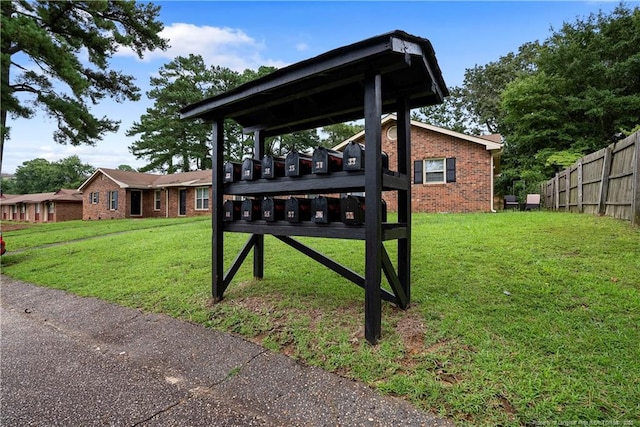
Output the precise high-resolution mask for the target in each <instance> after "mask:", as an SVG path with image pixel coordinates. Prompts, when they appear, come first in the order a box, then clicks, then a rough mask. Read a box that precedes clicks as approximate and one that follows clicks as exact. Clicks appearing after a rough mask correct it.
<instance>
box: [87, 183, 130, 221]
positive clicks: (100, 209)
mask: <svg viewBox="0 0 640 427" xmlns="http://www.w3.org/2000/svg"><path fill="white" fill-rule="evenodd" d="M109 191H118V209H117V210H109V208H108V204H107V200H108V199H107V198H108V192H109ZM92 192H98V193H99V194H100V195H99V197H98V203H96V204H93V203H91V200H90V195H91V193H92ZM126 199H127V198H126V191H125V189H123V188H119V187H118V185H117V184H116V183H115V182H113V181H112V180H111V179H109V178H108V177H106V176H105V175H103V174H100V175H98V176H96V178H95V179H94V180H93V181H91V182H90V183H89V185H87V187H85V188H84V189H83V190H82V219H83V220H85V221H86V220H96V219H121V218H126V217H127V215H126V212H127V200H126Z"/></svg>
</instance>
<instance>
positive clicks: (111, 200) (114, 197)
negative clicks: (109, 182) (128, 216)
mask: <svg viewBox="0 0 640 427" xmlns="http://www.w3.org/2000/svg"><path fill="white" fill-rule="evenodd" d="M107 196H108V197H107V198H108V200H107V205H108V207H109V210H110V211H117V210H118V192H117V191H109V192H108V193H107Z"/></svg>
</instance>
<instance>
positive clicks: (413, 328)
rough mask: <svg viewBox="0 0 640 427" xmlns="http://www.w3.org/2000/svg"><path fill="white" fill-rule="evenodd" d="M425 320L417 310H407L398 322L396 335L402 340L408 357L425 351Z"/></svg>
mask: <svg viewBox="0 0 640 427" xmlns="http://www.w3.org/2000/svg"><path fill="white" fill-rule="evenodd" d="M424 331H425V325H424V319H422V316H421V315H420V313H419V312H418V311H417V310H411V309H409V310H407V311H405V312H404V316H403V317H401V318H400V319H399V320H398V323H397V325H396V333H397V334H398V335H399V336H400V338H401V339H402V343H403V344H404V347H405V350H406V354H407V356H409V357H411V356H414V355H417V354H420V353H422V352H423V350H424Z"/></svg>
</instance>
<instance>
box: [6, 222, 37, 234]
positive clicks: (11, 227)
mask: <svg viewBox="0 0 640 427" xmlns="http://www.w3.org/2000/svg"><path fill="white" fill-rule="evenodd" d="M31 227H33V224H29V223H19V224H12V223H10V222H6V221H3V222H2V231H5V232H6V231H16V230H24V229H25V228H31Z"/></svg>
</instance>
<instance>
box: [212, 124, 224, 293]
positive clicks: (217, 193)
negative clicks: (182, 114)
mask: <svg viewBox="0 0 640 427" xmlns="http://www.w3.org/2000/svg"><path fill="white" fill-rule="evenodd" d="M211 140H212V144H213V146H212V147H211V166H212V167H211V173H212V176H211V184H212V189H213V203H212V205H211V208H212V209H211V229H212V233H211V295H212V297H213V300H214V301H215V302H217V301H220V300H221V299H222V296H223V294H224V288H225V286H224V283H223V282H224V266H223V262H224V245H223V237H224V230H223V224H222V220H223V197H222V196H223V193H224V183H223V173H222V170H223V161H224V119H222V118H218V119H216V120H214V121H213V125H212V137H211Z"/></svg>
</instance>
